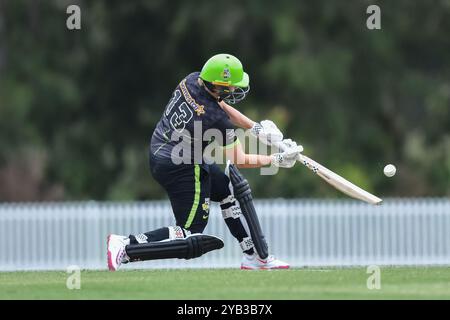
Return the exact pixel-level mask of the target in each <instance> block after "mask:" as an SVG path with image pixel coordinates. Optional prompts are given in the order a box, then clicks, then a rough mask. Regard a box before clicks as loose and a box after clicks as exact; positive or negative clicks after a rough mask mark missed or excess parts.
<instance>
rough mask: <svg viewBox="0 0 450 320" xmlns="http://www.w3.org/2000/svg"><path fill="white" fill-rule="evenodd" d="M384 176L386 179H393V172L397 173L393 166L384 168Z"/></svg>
mask: <svg viewBox="0 0 450 320" xmlns="http://www.w3.org/2000/svg"><path fill="white" fill-rule="evenodd" d="M383 171H384V175H385V176H386V177H393V176H394V175H395V172H396V171H397V169H396V168H395V166H394V165H393V164H388V165H387V166H385V167H384V170H383Z"/></svg>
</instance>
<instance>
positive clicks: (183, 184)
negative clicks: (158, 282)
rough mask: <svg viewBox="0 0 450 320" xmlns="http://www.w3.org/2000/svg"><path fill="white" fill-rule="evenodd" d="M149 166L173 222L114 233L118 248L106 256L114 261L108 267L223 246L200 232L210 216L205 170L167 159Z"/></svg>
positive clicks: (186, 256)
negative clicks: (133, 232) (166, 199)
mask: <svg viewBox="0 0 450 320" xmlns="http://www.w3.org/2000/svg"><path fill="white" fill-rule="evenodd" d="M151 168H152V174H153V176H154V178H155V179H156V180H157V181H158V182H159V183H160V184H161V186H163V187H164V189H165V190H166V191H167V193H168V195H169V199H170V202H171V205H172V209H173V212H174V215H175V220H176V226H169V227H163V228H158V229H156V230H152V231H149V232H145V233H141V234H137V235H130V236H129V237H128V238H126V237H120V236H114V238H112V240H114V241H115V242H117V243H118V244H117V245H116V247H117V248H119V249H120V250H116V251H114V254H112V259H108V261H113V262H112V263H111V264H112V268H110V269H111V270H115V269H117V268H115V264H117V266H119V265H120V264H121V263H124V262H128V261H143V260H152V259H165V258H180V259H181V258H184V259H190V258H196V257H199V256H201V255H202V254H204V253H206V252H209V251H211V250H216V249H220V248H222V247H223V242H222V240H221V239H219V238H217V237H214V236H209V235H203V234H201V232H203V230H204V228H205V227H206V224H207V221H208V217H209V192H210V184H209V174H208V172H207V170H205V169H203V168H202V167H201V166H199V165H178V166H174V165H171V164H168V163H167V161H166V162H164V163H156V164H155V163H152V165H151ZM108 240H109V238H108ZM108 242H109V243H110V241H108ZM115 242H113V243H112V247H114V244H115ZM108 247H110V246H108ZM122 247H123V248H124V250H123V251H124V253H122V250H121V248H122ZM116 252H117V253H116ZM120 255H122V258H121V259H119V256H120ZM108 257H109V251H108ZM114 257H116V259H114ZM119 261H120V262H119ZM109 264H110V263H108V265H109Z"/></svg>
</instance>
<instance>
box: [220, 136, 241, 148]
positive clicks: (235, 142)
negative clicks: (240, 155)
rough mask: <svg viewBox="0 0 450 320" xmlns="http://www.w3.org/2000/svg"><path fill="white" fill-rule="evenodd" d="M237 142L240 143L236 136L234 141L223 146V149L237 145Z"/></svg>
mask: <svg viewBox="0 0 450 320" xmlns="http://www.w3.org/2000/svg"><path fill="white" fill-rule="evenodd" d="M238 144H241V142H240V141H239V139H238V138H236V141H234V142H233V143H230V144H229V145H226V146H224V147H223V148H224V149H231V148H234V147H235V146H237V145H238Z"/></svg>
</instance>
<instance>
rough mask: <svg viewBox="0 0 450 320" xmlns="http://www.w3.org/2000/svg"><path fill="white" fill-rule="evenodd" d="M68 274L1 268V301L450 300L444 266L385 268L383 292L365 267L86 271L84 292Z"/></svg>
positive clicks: (449, 279)
mask: <svg viewBox="0 0 450 320" xmlns="http://www.w3.org/2000/svg"><path fill="white" fill-rule="evenodd" d="M68 276H69V274H67V273H65V272H1V273H0V299H450V268H445V267H428V268H423V267H420V268H419V267H418V268H414V267H409V268H397V267H394V268H392V267H390V268H388V267H384V268H381V289H380V290H368V289H367V286H366V282H367V278H368V277H369V276H370V275H369V274H367V273H366V269H365V268H339V269H336V268H306V269H291V270H280V271H241V270H232V269H214V270H213V269H208V270H198V269H188V270H148V271H119V272H115V273H111V272H108V271H81V289H80V290H68V289H67V288H66V279H67V277H68Z"/></svg>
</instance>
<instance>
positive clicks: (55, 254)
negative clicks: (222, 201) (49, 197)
mask: <svg viewBox="0 0 450 320" xmlns="http://www.w3.org/2000/svg"><path fill="white" fill-rule="evenodd" d="M255 207H256V209H257V211H258V213H259V217H260V221H261V224H262V226H263V229H264V232H265V234H266V237H267V239H268V241H269V247H270V250H271V251H272V252H273V253H275V254H276V255H277V257H279V258H280V259H283V260H286V261H288V262H290V263H291V264H292V265H293V266H299V267H300V266H319V265H320V266H347V265H370V264H378V265H412V264H447V265H450V199H449V198H436V199H435V198H430V199H385V201H384V204H383V205H381V206H370V205H367V204H364V203H361V202H356V201H351V200H282V199H275V200H260V201H256V202H255ZM173 223H174V220H173V216H172V213H171V209H170V205H169V203H168V202H166V201H156V202H130V203H102V202H81V203H43V204H2V205H0V271H11V270H64V269H66V268H67V266H69V265H78V266H80V267H81V268H83V269H106V236H107V234H109V233H117V234H124V235H129V234H130V233H133V234H134V233H139V232H145V231H149V230H152V229H155V228H159V227H162V226H167V225H173ZM205 233H209V234H213V235H217V236H219V237H221V238H222V239H224V242H225V247H224V248H223V249H221V250H217V251H213V252H210V253H208V254H206V255H204V256H202V257H200V258H197V259H192V260H180V259H170V260H159V261H156V260H155V261H147V262H139V263H132V264H128V265H125V266H124V269H130V268H132V269H133V268H186V267H192V268H217V267H238V266H239V264H240V259H241V251H240V248H239V245H238V243H237V241H236V240H235V239H234V238H233V237H232V236H231V235H230V233H229V231H228V229H227V227H226V224H225V223H224V221H223V219H222V216H221V213H220V208H219V207H218V206H217V205H213V206H212V208H211V214H210V219H209V222H208V227H207V228H206V230H205Z"/></svg>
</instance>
